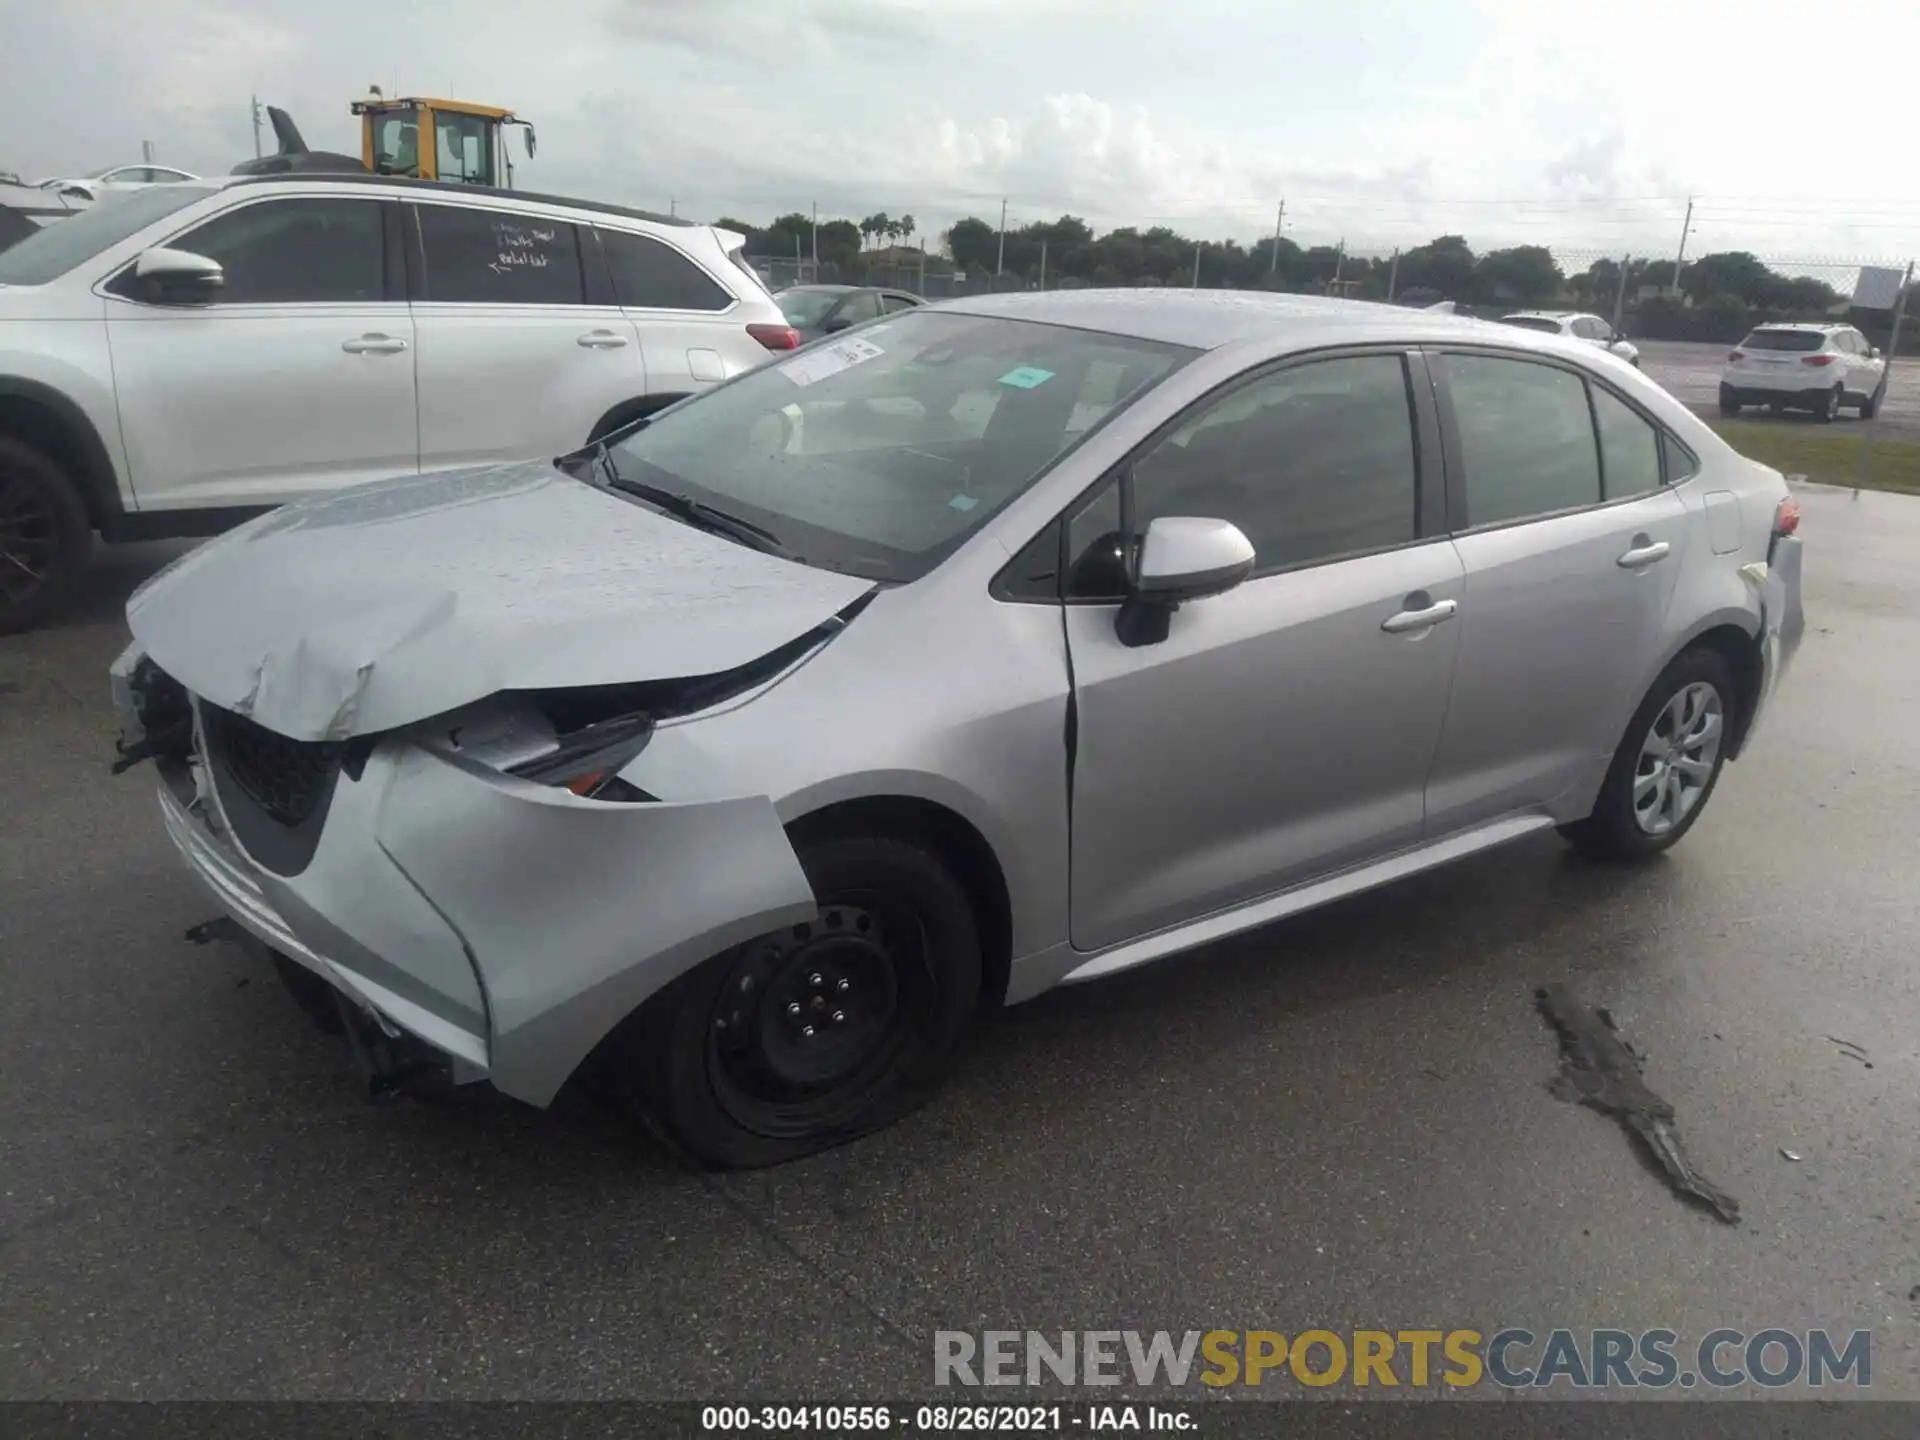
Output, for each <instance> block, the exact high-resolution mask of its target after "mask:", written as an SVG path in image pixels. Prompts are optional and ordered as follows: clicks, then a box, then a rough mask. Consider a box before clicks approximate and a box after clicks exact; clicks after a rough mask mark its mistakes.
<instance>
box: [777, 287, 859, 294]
mask: <svg viewBox="0 0 1920 1440" xmlns="http://www.w3.org/2000/svg"><path fill="white" fill-rule="evenodd" d="M859 288H860V287H859V286H858V285H786V286H782V287H781V289H780V292H779V293H780V294H782V295H791V294H793V292H794V291H796V290H811V291H813V292H815V293H816V294H820V295H850V294H852V293H853V292H854V291H855V290H858V289H859Z"/></svg>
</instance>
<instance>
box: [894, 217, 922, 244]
mask: <svg viewBox="0 0 1920 1440" xmlns="http://www.w3.org/2000/svg"><path fill="white" fill-rule="evenodd" d="M899 228H900V238H901V239H902V240H911V239H913V237H914V234H915V232H916V231H918V230H919V228H920V226H919V222H918V221H916V220H915V219H914V218H913V217H912V216H911V215H902V216H901V217H900V227H899Z"/></svg>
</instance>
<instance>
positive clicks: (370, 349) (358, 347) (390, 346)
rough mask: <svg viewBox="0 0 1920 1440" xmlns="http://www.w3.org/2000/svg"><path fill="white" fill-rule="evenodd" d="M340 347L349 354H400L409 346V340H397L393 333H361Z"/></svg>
mask: <svg viewBox="0 0 1920 1440" xmlns="http://www.w3.org/2000/svg"><path fill="white" fill-rule="evenodd" d="M340 348H341V349H342V350H344V351H346V352H347V353H348V354H349V355H398V354H399V353H400V352H401V351H402V350H404V349H406V348H407V342H406V341H404V340H396V339H395V338H394V337H393V336H391V335H378V334H375V335H361V336H358V337H356V338H355V339H352V340H348V341H346V342H345V343H343V344H342V345H341V346H340Z"/></svg>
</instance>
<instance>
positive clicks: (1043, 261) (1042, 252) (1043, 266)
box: [1040, 235, 1047, 290]
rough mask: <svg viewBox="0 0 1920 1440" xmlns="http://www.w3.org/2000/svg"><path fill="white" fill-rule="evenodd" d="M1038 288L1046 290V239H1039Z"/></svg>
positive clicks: (1043, 237)
mask: <svg viewBox="0 0 1920 1440" xmlns="http://www.w3.org/2000/svg"><path fill="white" fill-rule="evenodd" d="M1040 288H1041V289H1042V290H1044V289H1046V288H1047V237H1046V236H1044V235H1042V236H1041V237H1040Z"/></svg>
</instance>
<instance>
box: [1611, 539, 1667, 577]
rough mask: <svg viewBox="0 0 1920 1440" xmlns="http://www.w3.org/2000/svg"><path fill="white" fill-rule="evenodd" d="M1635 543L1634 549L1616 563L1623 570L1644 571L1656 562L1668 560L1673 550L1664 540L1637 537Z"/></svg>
mask: <svg viewBox="0 0 1920 1440" xmlns="http://www.w3.org/2000/svg"><path fill="white" fill-rule="evenodd" d="M1634 541H1635V544H1634V547H1633V549H1631V550H1629V551H1627V553H1626V554H1624V555H1622V556H1621V557H1620V558H1619V559H1618V560H1617V561H1615V562H1614V563H1615V564H1617V565H1618V566H1619V567H1620V568H1621V569H1622V570H1644V569H1646V568H1647V566H1649V565H1652V564H1654V563H1655V562H1656V561H1660V560H1664V559H1666V558H1667V555H1668V553H1669V552H1671V551H1672V549H1673V547H1672V546H1671V545H1669V544H1668V543H1667V542H1666V541H1664V540H1653V541H1649V540H1648V539H1647V538H1646V537H1645V536H1644V535H1636V536H1635V537H1634Z"/></svg>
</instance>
